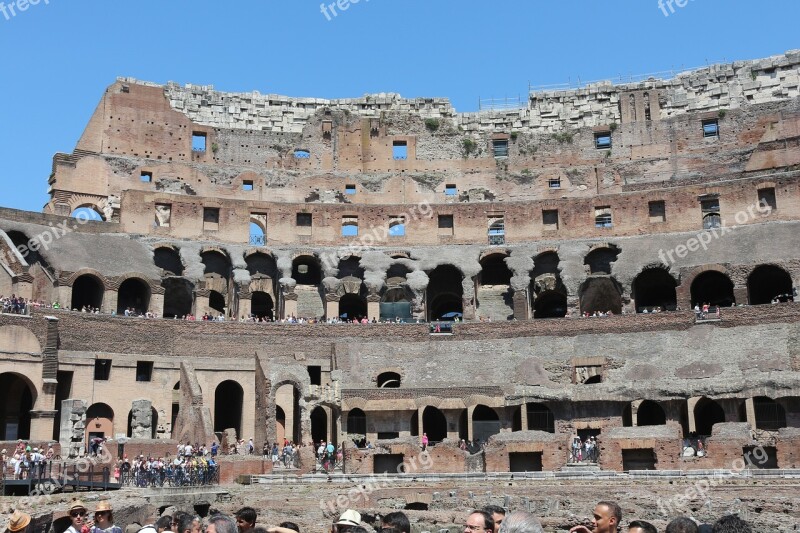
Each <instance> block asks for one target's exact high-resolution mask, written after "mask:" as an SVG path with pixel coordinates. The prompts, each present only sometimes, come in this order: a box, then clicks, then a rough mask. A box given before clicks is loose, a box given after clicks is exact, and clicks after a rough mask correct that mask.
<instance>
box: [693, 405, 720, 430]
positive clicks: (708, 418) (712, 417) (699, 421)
mask: <svg viewBox="0 0 800 533" xmlns="http://www.w3.org/2000/svg"><path fill="white" fill-rule="evenodd" d="M693 412H694V426H695V432H696V433H697V434H698V435H702V436H710V435H711V434H712V433H713V429H714V425H715V424H721V423H723V422H725V410H724V409H723V408H722V406H720V405H719V404H718V403H717V402H715V401H714V400H712V399H710V398H707V397H705V396H703V397H702V398H700V399H699V400H698V401H697V403H696V404H695V405H694V411H693Z"/></svg>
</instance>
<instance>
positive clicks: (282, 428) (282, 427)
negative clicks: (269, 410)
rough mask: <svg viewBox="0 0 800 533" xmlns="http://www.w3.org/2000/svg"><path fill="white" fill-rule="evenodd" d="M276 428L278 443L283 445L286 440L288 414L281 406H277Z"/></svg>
mask: <svg viewBox="0 0 800 533" xmlns="http://www.w3.org/2000/svg"><path fill="white" fill-rule="evenodd" d="M275 426H276V429H277V431H276V432H275V433H276V437H277V439H278V442H280V443H281V444H283V440H284V439H285V438H286V413H284V412H283V408H282V407H281V406H280V405H276V406H275Z"/></svg>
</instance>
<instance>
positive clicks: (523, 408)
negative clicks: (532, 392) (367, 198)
mask: <svg viewBox="0 0 800 533" xmlns="http://www.w3.org/2000/svg"><path fill="white" fill-rule="evenodd" d="M519 420H520V424H519V425H520V429H521V430H522V431H527V430H528V404H527V403H523V404H522V405H520V406H519Z"/></svg>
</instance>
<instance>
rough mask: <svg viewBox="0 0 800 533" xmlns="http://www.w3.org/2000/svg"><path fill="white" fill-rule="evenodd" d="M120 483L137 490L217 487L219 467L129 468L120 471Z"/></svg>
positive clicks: (169, 466)
mask: <svg viewBox="0 0 800 533" xmlns="http://www.w3.org/2000/svg"><path fill="white" fill-rule="evenodd" d="M120 483H121V484H122V485H124V486H127V487H138V488H153V487H199V486H203V485H219V467H218V466H216V465H213V466H204V467H184V466H183V465H179V466H175V465H167V466H164V467H159V468H141V467H140V468H131V469H130V470H121V471H120Z"/></svg>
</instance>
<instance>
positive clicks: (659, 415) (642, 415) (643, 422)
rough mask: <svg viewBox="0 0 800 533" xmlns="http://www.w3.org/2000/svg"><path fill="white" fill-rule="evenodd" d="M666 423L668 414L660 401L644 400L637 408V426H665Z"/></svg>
mask: <svg viewBox="0 0 800 533" xmlns="http://www.w3.org/2000/svg"><path fill="white" fill-rule="evenodd" d="M666 423H667V414H666V413H665V412H664V408H663V407H661V406H660V405H659V404H658V403H656V402H654V401H651V400H644V401H642V402H641V403H640V404H639V406H638V407H637V408H636V425H637V426H663V425H664V424H666Z"/></svg>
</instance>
